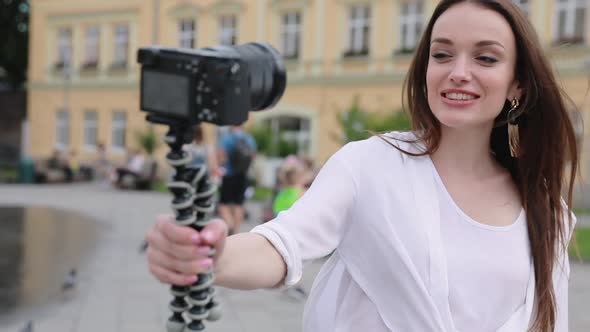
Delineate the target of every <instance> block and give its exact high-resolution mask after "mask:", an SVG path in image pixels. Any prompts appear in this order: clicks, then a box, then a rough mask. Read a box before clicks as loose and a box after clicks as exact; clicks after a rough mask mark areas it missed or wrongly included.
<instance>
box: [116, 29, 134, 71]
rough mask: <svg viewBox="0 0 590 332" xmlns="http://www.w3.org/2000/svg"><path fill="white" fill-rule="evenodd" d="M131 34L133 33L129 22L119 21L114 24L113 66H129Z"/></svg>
mask: <svg viewBox="0 0 590 332" xmlns="http://www.w3.org/2000/svg"><path fill="white" fill-rule="evenodd" d="M123 29H124V30H123ZM123 32H124V33H123ZM130 34H131V33H130V26H129V23H117V24H115V25H114V28H113V43H114V45H113V62H112V67H116V68H126V67H127V66H128V64H129V48H130Z"/></svg>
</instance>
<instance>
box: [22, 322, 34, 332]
mask: <svg viewBox="0 0 590 332" xmlns="http://www.w3.org/2000/svg"><path fill="white" fill-rule="evenodd" d="M19 332H33V321H32V320H30V321H28V322H27V325H25V326H24V327H23V328H22V329H21V330H20V331H19Z"/></svg>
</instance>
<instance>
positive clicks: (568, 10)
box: [555, 0, 588, 44]
mask: <svg viewBox="0 0 590 332" xmlns="http://www.w3.org/2000/svg"><path fill="white" fill-rule="evenodd" d="M556 8H557V11H556V13H555V15H557V19H556V22H557V24H556V34H555V36H556V42H560V43H571V44H579V43H583V42H584V39H585V31H586V19H587V17H586V16H587V15H586V12H587V10H588V0H559V1H558V2H557V6H556Z"/></svg>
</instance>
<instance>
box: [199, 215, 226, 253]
mask: <svg viewBox="0 0 590 332" xmlns="http://www.w3.org/2000/svg"><path fill="white" fill-rule="evenodd" d="M226 238H227V225H226V224H225V222H224V221H223V220H221V219H213V220H211V222H210V223H209V225H207V227H205V228H204V229H203V230H202V231H201V241H202V243H203V245H207V246H211V247H213V248H214V249H215V253H216V255H215V258H217V257H219V254H220V253H221V252H222V251H223V247H224V246H225V239H226Z"/></svg>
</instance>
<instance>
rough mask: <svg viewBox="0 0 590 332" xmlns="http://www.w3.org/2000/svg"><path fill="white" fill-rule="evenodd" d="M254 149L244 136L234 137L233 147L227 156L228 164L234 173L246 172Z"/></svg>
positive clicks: (252, 157)
mask: <svg viewBox="0 0 590 332" xmlns="http://www.w3.org/2000/svg"><path fill="white" fill-rule="evenodd" d="M255 153H256V151H254V149H253V148H252V146H251V145H250V144H248V140H247V138H246V137H243V136H242V137H240V136H238V137H236V140H235V142H234V147H233V149H232V152H231V153H230V156H229V164H230V165H231V170H232V172H233V173H234V174H246V173H247V172H248V168H250V164H251V163H252V159H254V154H255Z"/></svg>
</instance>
